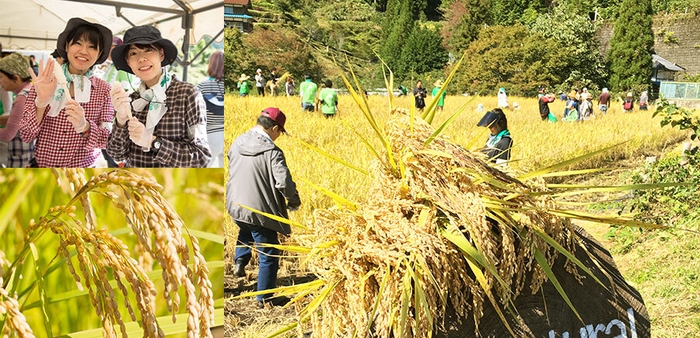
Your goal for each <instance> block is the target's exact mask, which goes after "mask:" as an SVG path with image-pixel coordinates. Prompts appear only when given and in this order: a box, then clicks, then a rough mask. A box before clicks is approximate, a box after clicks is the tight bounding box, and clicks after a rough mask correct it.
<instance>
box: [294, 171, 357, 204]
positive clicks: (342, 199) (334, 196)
mask: <svg viewBox="0 0 700 338" xmlns="http://www.w3.org/2000/svg"><path fill="white" fill-rule="evenodd" d="M300 180H301V181H302V182H304V183H306V184H308V185H310V186H311V187H312V188H314V189H316V190H318V191H320V192H321V193H322V194H324V195H326V196H328V197H330V198H331V199H333V201H334V202H335V203H336V205H344V206H346V207H348V208H350V209H351V210H353V211H356V210H357V208H358V205H357V203H355V202H351V201H350V200H348V199H346V198H345V197H343V196H340V195H338V194H336V193H334V192H332V191H330V190H328V189H326V188H323V187H321V186H318V185H316V184H313V183H311V182H310V181H308V180H306V179H304V178H300Z"/></svg>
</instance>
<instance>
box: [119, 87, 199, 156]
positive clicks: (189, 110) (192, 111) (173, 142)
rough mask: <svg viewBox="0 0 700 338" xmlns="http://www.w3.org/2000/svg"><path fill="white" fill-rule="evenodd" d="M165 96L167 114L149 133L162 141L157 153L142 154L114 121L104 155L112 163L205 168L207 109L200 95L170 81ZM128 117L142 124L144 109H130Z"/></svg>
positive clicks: (125, 131)
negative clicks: (132, 117)
mask: <svg viewBox="0 0 700 338" xmlns="http://www.w3.org/2000/svg"><path fill="white" fill-rule="evenodd" d="M165 95H166V96H167V98H166V99H165V106H166V107H168V111H167V112H166V113H165V115H163V118H161V120H160V122H158V124H157V125H156V127H155V129H154V130H153V136H156V137H160V139H161V140H162V144H161V146H160V149H159V150H155V149H150V151H144V150H143V148H142V147H141V146H139V145H137V144H135V143H134V142H132V141H131V139H129V129H127V128H119V127H118V126H117V123H116V121H115V123H114V129H113V130H112V135H110V137H109V141H108V142H107V153H108V154H109V156H111V157H112V158H113V159H114V160H115V161H125V162H126V166H127V167H138V168H157V167H170V168H177V167H183V168H187V167H206V165H207V163H209V158H210V157H211V151H210V150H209V144H208V143H207V133H206V125H207V117H206V111H207V108H206V104H205V103H204V98H203V97H202V94H201V93H200V92H199V90H197V88H196V87H195V86H194V85H192V84H190V83H187V82H182V81H180V80H178V79H176V78H175V77H173V79H172V82H171V83H170V86H169V87H168V89H167V90H166V91H165ZM139 97H140V94H139V93H138V91H136V92H133V93H132V94H131V100H132V101H134V100H136V99H138V98H139ZM132 114H133V116H134V117H136V118H138V119H139V121H140V122H141V123H143V124H146V117H147V116H148V105H146V107H145V108H144V109H143V111H134V110H133V107H132Z"/></svg>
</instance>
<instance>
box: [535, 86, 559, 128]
mask: <svg viewBox="0 0 700 338" xmlns="http://www.w3.org/2000/svg"><path fill="white" fill-rule="evenodd" d="M545 92H546V90H545V89H544V88H540V90H539V93H538V94H537V95H538V96H539V98H538V99H537V104H538V105H539V109H540V118H542V121H548V120H549V113H550V110H549V104H550V103H552V102H554V100H556V99H555V98H554V94H551V93H550V94H544V93H545ZM540 95H542V96H540Z"/></svg>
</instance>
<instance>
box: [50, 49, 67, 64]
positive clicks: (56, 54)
mask: <svg viewBox="0 0 700 338" xmlns="http://www.w3.org/2000/svg"><path fill="white" fill-rule="evenodd" d="M51 57H52V58H53V59H54V60H56V63H58V64H59V65H63V64H64V63H66V58H65V57H64V56H63V55H62V54H61V52H59V51H58V49H54V50H53V52H52V53H51Z"/></svg>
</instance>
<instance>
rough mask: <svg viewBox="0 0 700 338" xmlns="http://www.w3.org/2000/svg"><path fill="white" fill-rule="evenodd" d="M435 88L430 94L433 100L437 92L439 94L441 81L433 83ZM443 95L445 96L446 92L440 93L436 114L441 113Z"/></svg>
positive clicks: (443, 102) (443, 101)
mask: <svg viewBox="0 0 700 338" xmlns="http://www.w3.org/2000/svg"><path fill="white" fill-rule="evenodd" d="M434 85H435V88H433V92H432V93H431V95H432V97H433V100H434V99H436V96H437V95H438V92H440V88H442V81H441V80H437V81H435V84H434ZM445 95H447V91H444V92H442V95H440V97H438V98H437V100H438V103H437V112H438V113H439V112H441V111H442V107H443V106H445Z"/></svg>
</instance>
